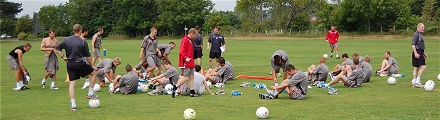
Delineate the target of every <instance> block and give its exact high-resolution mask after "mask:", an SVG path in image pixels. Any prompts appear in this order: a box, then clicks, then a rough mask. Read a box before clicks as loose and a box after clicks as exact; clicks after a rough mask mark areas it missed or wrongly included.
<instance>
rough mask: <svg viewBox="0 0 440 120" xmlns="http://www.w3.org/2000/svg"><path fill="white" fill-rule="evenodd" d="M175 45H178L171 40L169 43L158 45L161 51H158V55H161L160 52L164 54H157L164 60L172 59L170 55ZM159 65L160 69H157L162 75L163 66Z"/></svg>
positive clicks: (158, 73)
mask: <svg viewBox="0 0 440 120" xmlns="http://www.w3.org/2000/svg"><path fill="white" fill-rule="evenodd" d="M174 47H176V43H174V42H170V43H168V44H159V45H157V48H158V49H159V51H160V52H157V55H159V53H160V54H162V56H157V57H159V59H160V60H162V61H164V60H168V61H170V57H169V56H168V55H170V52H171V50H173V49H174ZM158 64H159V63H158ZM157 66H159V67H158V71H157V75H160V74H162V67H160V65H157Z"/></svg>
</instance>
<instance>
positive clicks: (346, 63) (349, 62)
mask: <svg viewBox="0 0 440 120" xmlns="http://www.w3.org/2000/svg"><path fill="white" fill-rule="evenodd" d="M344 65H350V67H351V69H355V68H354V63H353V60H351V59H350V58H347V60H345V61H344V62H342V64H341V67H340V68H339V70H342V67H343V66H344Z"/></svg>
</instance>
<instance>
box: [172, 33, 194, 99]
mask: <svg viewBox="0 0 440 120" xmlns="http://www.w3.org/2000/svg"><path fill="white" fill-rule="evenodd" d="M196 35H197V30H196V29H194V28H191V29H189V31H188V35H187V36H185V37H183V38H182V41H181V42H180V50H179V68H181V69H182V75H183V77H182V78H181V79H182V83H184V82H186V81H188V80H189V87H190V97H197V96H198V95H197V94H196V92H195V91H194V67H195V65H194V53H193V52H194V50H193V44H192V40H193V39H194V38H195V37H196ZM180 85H182V84H179V83H177V85H173V92H172V94H171V96H172V97H173V98H174V97H175V93H176V90H177V87H176V86H180Z"/></svg>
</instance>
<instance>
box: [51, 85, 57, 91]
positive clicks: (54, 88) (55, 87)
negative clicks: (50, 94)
mask: <svg viewBox="0 0 440 120" xmlns="http://www.w3.org/2000/svg"><path fill="white" fill-rule="evenodd" d="M50 89H52V90H58V87H57V86H52V87H50Z"/></svg>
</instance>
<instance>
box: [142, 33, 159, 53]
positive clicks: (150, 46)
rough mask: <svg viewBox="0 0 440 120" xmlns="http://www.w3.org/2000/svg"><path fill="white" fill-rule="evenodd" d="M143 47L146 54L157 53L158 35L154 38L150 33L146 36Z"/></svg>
mask: <svg viewBox="0 0 440 120" xmlns="http://www.w3.org/2000/svg"><path fill="white" fill-rule="evenodd" d="M141 47H142V48H144V49H145V51H144V52H145V56H148V55H156V53H157V51H156V48H157V37H156V36H154V38H151V37H150V35H147V36H145V37H144V41H142V45H141Z"/></svg>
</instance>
